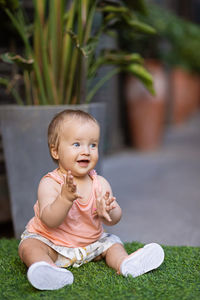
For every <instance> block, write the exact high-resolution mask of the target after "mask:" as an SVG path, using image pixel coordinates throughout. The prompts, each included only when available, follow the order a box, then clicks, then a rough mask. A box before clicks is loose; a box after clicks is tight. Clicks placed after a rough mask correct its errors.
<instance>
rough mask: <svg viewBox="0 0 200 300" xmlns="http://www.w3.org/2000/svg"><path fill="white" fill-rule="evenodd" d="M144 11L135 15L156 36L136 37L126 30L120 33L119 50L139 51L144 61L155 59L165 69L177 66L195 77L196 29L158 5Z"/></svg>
mask: <svg viewBox="0 0 200 300" xmlns="http://www.w3.org/2000/svg"><path fill="white" fill-rule="evenodd" d="M147 11H148V13H147V14H146V15H144V14H143V15H141V14H138V19H139V20H140V21H141V22H144V23H145V24H148V25H150V26H153V28H155V30H156V34H155V35H154V36H148V35H144V34H137V33H135V32H132V31H130V30H129V29H128V28H126V31H124V32H122V37H123V38H122V41H123V45H122V48H123V47H126V48H127V49H128V50H129V51H139V53H140V54H142V55H143V56H144V57H147V58H157V59H159V60H161V61H163V62H164V63H165V64H167V65H168V66H172V67H173V66H181V67H182V68H185V69H187V70H190V71H195V72H198V73H199V72H200V52H199V48H200V26H198V25H196V24H194V23H192V22H189V21H186V20H184V19H182V18H180V17H178V16H176V15H175V14H173V13H172V12H170V11H167V10H165V9H163V8H161V7H159V6H158V5H153V4H148V5H147Z"/></svg>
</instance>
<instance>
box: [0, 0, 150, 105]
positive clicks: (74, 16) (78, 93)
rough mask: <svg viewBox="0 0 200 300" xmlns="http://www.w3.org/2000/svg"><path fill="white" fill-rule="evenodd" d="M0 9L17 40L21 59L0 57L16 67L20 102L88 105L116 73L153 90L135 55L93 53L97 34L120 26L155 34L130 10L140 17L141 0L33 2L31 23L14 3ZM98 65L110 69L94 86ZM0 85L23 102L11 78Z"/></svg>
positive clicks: (1, 80)
mask: <svg viewBox="0 0 200 300" xmlns="http://www.w3.org/2000/svg"><path fill="white" fill-rule="evenodd" d="M126 4H127V5H126ZM0 5H1V9H4V11H5V12H6V14H7V16H8V17H9V19H10V20H11V22H12V24H13V25H14V27H15V29H16V30H17V32H18V34H19V36H20V37H21V39H22V41H23V45H24V54H23V57H22V56H21V55H19V54H17V55H16V54H13V53H5V54H3V55H1V59H2V60H3V61H4V62H7V63H10V64H17V65H18V67H19V70H20V72H21V74H22V76H21V78H22V79H23V82H24V90H25V97H24V98H25V103H26V104H28V105H32V104H35V105H46V104H78V103H89V102H90V101H91V100H92V98H93V96H94V95H95V93H96V91H97V90H98V89H99V88H100V87H101V86H102V85H103V84H104V83H105V81H106V80H109V79H110V78H111V77H112V76H113V75H114V74H117V73H119V72H121V71H122V70H123V71H126V72H130V73H132V74H134V75H135V76H137V77H138V78H140V79H141V80H142V82H143V83H144V84H145V85H146V87H147V88H148V89H149V90H150V91H151V92H152V93H153V92H154V90H153V82H152V77H151V75H150V74H149V73H148V72H147V71H146V69H145V68H144V67H143V59H142V57H141V56H140V55H139V54H138V53H126V52H122V51H120V50H113V49H103V50H102V51H97V47H98V44H99V41H100V37H101V36H102V34H108V33H109V34H110V33H113V32H114V31H115V29H116V27H117V26H118V25H119V24H121V23H124V24H126V25H127V26H129V27H130V28H131V29H132V30H135V31H142V32H144V33H148V34H149V33H154V32H155V31H154V29H153V28H152V27H151V26H149V25H146V24H145V23H143V22H141V21H139V20H138V19H137V16H136V15H135V14H134V13H133V12H132V10H131V9H130V8H133V9H135V10H140V11H141V12H143V13H144V12H145V5H144V2H143V1H142V0H140V1H139V0H137V1H134V4H133V3H132V2H131V1H120V2H119V1H117V0H116V1H111V0H110V1H108V0H107V1H94V0H82V1H80V0H74V1H71V0H68V1H67V0H51V1H48V0H43V1H40V0H33V8H34V22H33V24H30V22H27V19H26V18H25V14H24V11H23V9H22V6H21V5H20V4H19V2H18V1H17V0H9V1H5V0H1V1H0ZM31 25H32V26H31ZM115 33H116V31H115ZM103 65H112V66H114V67H113V68H111V70H110V71H108V72H107V73H106V74H105V76H104V77H102V78H100V79H99V80H98V82H95V83H94V79H95V77H96V74H97V71H98V70H99V68H101V67H102V66H103ZM0 84H2V85H5V86H6V87H7V88H8V90H9V91H10V92H11V93H12V94H13V96H14V97H15V99H16V101H17V103H18V104H23V103H24V101H23V100H22V97H21V96H20V94H19V93H18V92H17V89H16V88H15V84H16V80H10V79H9V78H0Z"/></svg>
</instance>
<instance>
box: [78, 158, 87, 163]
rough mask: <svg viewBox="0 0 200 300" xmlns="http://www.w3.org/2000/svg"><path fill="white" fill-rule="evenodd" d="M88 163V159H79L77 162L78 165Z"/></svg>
mask: <svg viewBox="0 0 200 300" xmlns="http://www.w3.org/2000/svg"><path fill="white" fill-rule="evenodd" d="M82 162H83V163H89V162H90V161H89V159H79V160H78V163H82Z"/></svg>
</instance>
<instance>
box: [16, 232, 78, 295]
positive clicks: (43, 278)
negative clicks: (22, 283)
mask: <svg viewBox="0 0 200 300" xmlns="http://www.w3.org/2000/svg"><path fill="white" fill-rule="evenodd" d="M19 256H20V258H21V260H22V261H23V262H24V263H25V264H26V265H27V267H29V269H28V272H27V277H28V280H29V282H30V283H31V284H32V285H33V286H34V287H35V288H37V289H39V290H57V289H60V288H62V287H64V286H65V285H69V284H72V283H73V280H74V277H73V274H72V273H71V272H70V271H68V270H66V269H62V268H58V267H57V266H56V265H55V261H56V259H57V256H58V255H57V253H56V251H54V250H53V249H52V248H50V247H49V246H48V245H46V244H45V243H43V242H41V241H39V240H37V239H31V238H30V239H26V240H24V241H23V242H22V243H21V244H20V246H19Z"/></svg>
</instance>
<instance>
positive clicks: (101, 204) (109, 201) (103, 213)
mask: <svg viewBox="0 0 200 300" xmlns="http://www.w3.org/2000/svg"><path fill="white" fill-rule="evenodd" d="M115 200H116V198H115V197H110V192H109V191H107V192H106V193H105V195H104V196H102V193H100V192H97V191H96V206H97V208H96V213H97V215H98V216H99V217H101V218H104V219H106V220H107V221H108V222H111V221H112V219H111V217H110V215H109V212H110V211H111V210H112V209H113V208H115V207H116V204H115V203H114V202H115Z"/></svg>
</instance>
